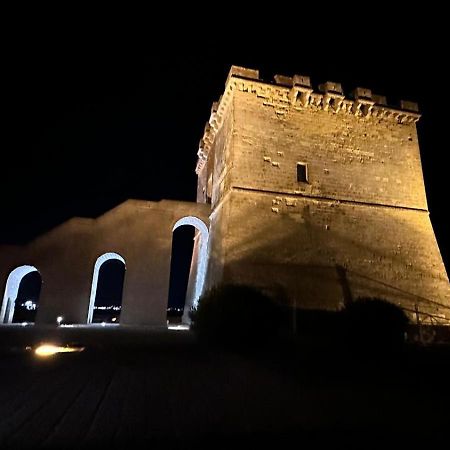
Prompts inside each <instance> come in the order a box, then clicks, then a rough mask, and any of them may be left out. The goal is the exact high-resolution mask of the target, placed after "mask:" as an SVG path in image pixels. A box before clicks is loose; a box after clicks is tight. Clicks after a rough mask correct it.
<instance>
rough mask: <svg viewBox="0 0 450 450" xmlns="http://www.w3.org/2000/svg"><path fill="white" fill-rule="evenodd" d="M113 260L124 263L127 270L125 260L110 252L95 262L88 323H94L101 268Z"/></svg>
mask: <svg viewBox="0 0 450 450" xmlns="http://www.w3.org/2000/svg"><path fill="white" fill-rule="evenodd" d="M111 259H116V260H118V261H120V262H122V263H123V265H124V266H125V270H126V268H127V265H126V263H125V260H124V259H123V258H122V256H120V255H119V254H118V253H114V252H108V253H104V254H103V255H101V256H99V257H98V258H97V261H95V265H94V273H93V275H92V288H91V295H90V297H89V310H88V315H87V323H92V316H93V315H94V306H95V297H96V295H97V284H98V274H99V272H100V268H101V266H102V265H103V264H104V263H105V262H106V261H109V260H111Z"/></svg>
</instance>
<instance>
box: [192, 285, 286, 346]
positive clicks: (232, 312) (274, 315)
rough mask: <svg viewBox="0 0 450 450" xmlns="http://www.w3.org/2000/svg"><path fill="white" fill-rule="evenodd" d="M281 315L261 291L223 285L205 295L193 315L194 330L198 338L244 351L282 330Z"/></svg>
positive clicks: (248, 287)
mask: <svg viewBox="0 0 450 450" xmlns="http://www.w3.org/2000/svg"><path fill="white" fill-rule="evenodd" d="M281 317H282V313H281V310H280V308H279V306H278V305H277V304H276V303H275V302H274V301H273V299H272V298H270V297H269V296H267V295H265V294H264V293H262V292H261V291H259V290H258V289H256V288H254V287H252V286H247V285H239V284H223V285H219V286H216V287H214V288H212V289H211V290H209V291H208V292H206V293H205V294H204V295H203V296H202V297H201V298H200V300H199V303H198V307H197V309H196V310H194V311H192V314H191V319H192V322H193V323H192V329H193V330H194V331H195V332H196V333H197V335H198V336H199V338H201V339H202V340H206V341H209V342H215V343H220V344H223V345H226V346H232V347H239V348H245V347H248V346H251V347H254V346H258V345H260V344H264V343H266V342H267V341H268V340H270V339H272V338H274V337H275V336H276V335H277V334H278V332H279V330H280V323H281Z"/></svg>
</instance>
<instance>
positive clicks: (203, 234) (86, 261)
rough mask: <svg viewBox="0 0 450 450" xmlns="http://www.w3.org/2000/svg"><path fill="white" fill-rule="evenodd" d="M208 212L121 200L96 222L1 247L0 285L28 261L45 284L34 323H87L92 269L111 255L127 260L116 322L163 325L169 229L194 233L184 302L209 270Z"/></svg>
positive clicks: (202, 207)
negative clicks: (181, 228) (189, 229)
mask: <svg viewBox="0 0 450 450" xmlns="http://www.w3.org/2000/svg"><path fill="white" fill-rule="evenodd" d="M210 213H211V205H208V204H200V203H192V202H181V201H174V200H161V201H158V202H151V201H145V200H127V201H126V202H124V203H122V204H120V205H118V206H116V207H115V208H113V209H112V210H110V211H108V212H106V213H105V214H103V215H102V216H99V217H98V218H95V219H88V218H73V219H70V220H68V221H67V222H65V223H63V224H61V225H59V226H57V227H56V228H54V229H52V230H50V231H48V232H47V233H45V234H43V235H41V236H39V237H37V238H36V239H34V240H33V241H31V242H29V243H27V244H25V245H0V286H2V285H3V286H5V285H6V284H7V280H8V277H9V275H10V272H11V268H14V267H18V266H21V265H22V262H23V261H33V264H34V265H35V266H36V267H39V273H40V274H41V275H42V279H43V280H44V281H45V282H44V283H43V285H42V290H41V294H40V296H39V308H38V310H37V312H36V323H37V324H41V325H43V324H47V325H55V324H56V323H57V322H56V321H57V318H58V317H59V316H62V317H64V322H65V323H67V324H69V323H70V324H86V323H89V322H90V321H91V320H92V315H93V304H94V301H95V295H96V291H97V283H98V282H99V281H100V280H98V275H99V269H100V267H101V265H102V263H103V262H105V261H107V260H108V259H111V258H112V257H113V259H117V260H119V261H121V262H122V263H124V264H125V261H126V276H125V278H124V282H123V293H122V309H121V312H120V324H121V325H132V326H155V327H161V328H163V327H166V324H167V299H168V291H169V284H170V261H171V252H172V239H173V231H172V230H173V229H174V228H176V227H178V226H181V225H193V226H194V227H195V228H196V229H197V230H198V231H196V238H195V245H194V248H195V249H196V254H194V255H193V259H192V264H191V275H192V276H191V280H195V282H191V288H192V289H191V290H190V292H195V293H194V294H193V295H192V296H189V297H187V298H188V299H189V302H190V299H191V298H192V299H194V298H198V295H199V294H200V293H201V289H202V288H203V284H204V278H205V272H206V266H207V265H208V271H209V264H210V260H211V258H210V257H209V250H208V260H209V262H206V261H205V257H204V255H205V251H206V247H207V246H208V247H209V245H210V244H211V240H210V239H209V243H208V227H207V225H209V216H210ZM111 249H113V250H114V253H112V252H111ZM197 254H201V255H202V256H201V258H198V257H197ZM99 257H100V258H99ZM197 263H198V264H197ZM93 271H94V273H93ZM15 274H19V272H15ZM24 274H25V273H21V275H24ZM11 280H12V279H11ZM11 280H10V284H11V283H12V281H11ZM206 280H208V276H207V277H206ZM6 298H8V297H7V296H6ZM0 301H1V300H0ZM189 302H187V304H188V305H189V304H190V303H189ZM3 308H4V310H5V311H6V305H4V306H3Z"/></svg>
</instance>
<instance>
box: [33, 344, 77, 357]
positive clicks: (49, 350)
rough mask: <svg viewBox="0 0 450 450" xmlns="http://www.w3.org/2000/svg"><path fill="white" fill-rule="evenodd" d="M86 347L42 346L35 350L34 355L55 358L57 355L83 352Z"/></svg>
mask: <svg viewBox="0 0 450 450" xmlns="http://www.w3.org/2000/svg"><path fill="white" fill-rule="evenodd" d="M83 350H84V347H70V346H64V347H63V346H60V345H55V344H42V345H40V346H39V347H36V348H35V349H34V354H35V355H37V356H41V357H47V356H53V355H55V354H56V353H74V352H82V351H83Z"/></svg>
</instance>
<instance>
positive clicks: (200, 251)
mask: <svg viewBox="0 0 450 450" xmlns="http://www.w3.org/2000/svg"><path fill="white" fill-rule="evenodd" d="M183 225H191V226H193V227H194V228H195V229H196V230H197V231H198V233H199V234H198V237H199V240H198V242H196V244H195V246H196V247H197V248H195V246H194V251H193V256H194V255H195V254H196V251H197V261H196V267H195V269H196V272H195V280H193V282H194V287H193V290H192V296H191V298H189V299H188V300H187V301H186V304H185V307H184V314H183V322H189V318H188V312H189V309H190V308H191V307H196V306H197V303H198V299H199V297H200V295H201V294H202V292H203V287H204V284H205V277H206V267H207V257H208V254H207V252H208V241H209V230H208V226H207V225H206V224H205V222H203V220H201V219H199V218H198V217H195V216H185V217H182V218H181V219H179V220H177V221H176V222H175V224H174V225H173V227H172V233H173V232H174V231H175V230H176V229H177V228H178V227H181V226H183ZM192 268H193V266H191V270H192ZM191 275H192V274H191ZM191 281H192V280H190V282H191Z"/></svg>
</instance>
